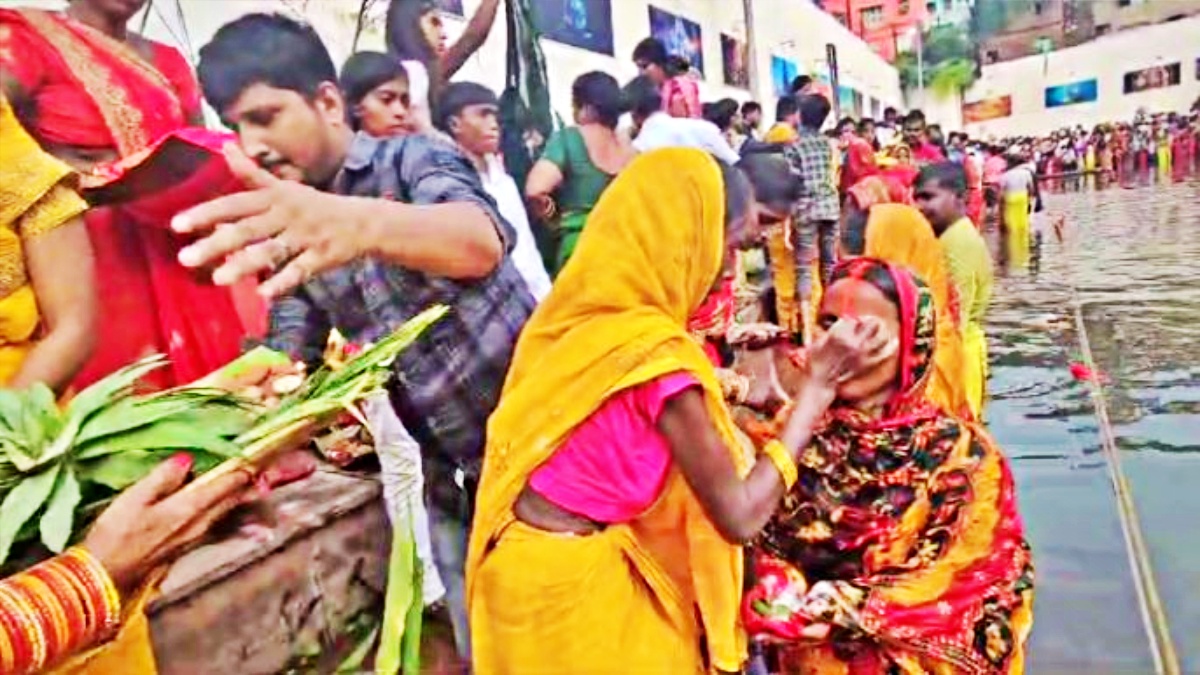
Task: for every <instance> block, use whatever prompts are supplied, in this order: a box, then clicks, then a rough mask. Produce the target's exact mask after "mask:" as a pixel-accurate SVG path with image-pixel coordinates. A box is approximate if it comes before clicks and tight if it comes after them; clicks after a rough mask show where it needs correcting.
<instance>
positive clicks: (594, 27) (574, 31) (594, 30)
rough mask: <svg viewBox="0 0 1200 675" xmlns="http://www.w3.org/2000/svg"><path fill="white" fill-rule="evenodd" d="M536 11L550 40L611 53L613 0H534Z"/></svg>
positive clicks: (540, 24) (535, 13)
mask: <svg viewBox="0 0 1200 675" xmlns="http://www.w3.org/2000/svg"><path fill="white" fill-rule="evenodd" d="M461 2H462V0H459V3H460V4H461ZM533 14H534V20H535V21H536V22H537V27H538V30H540V31H541V32H542V35H544V36H546V37H548V38H550V39H551V40H554V41H555V42H561V43H563V44H568V45H571V46H572V47H579V48H580V49H586V50H588V51H592V52H597V53H600V54H608V55H609V56H612V53H613V27H612V0H533Z"/></svg>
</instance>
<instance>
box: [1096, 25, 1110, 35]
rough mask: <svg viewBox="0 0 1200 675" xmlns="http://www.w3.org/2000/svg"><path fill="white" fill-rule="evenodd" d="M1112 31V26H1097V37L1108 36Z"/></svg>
mask: <svg viewBox="0 0 1200 675" xmlns="http://www.w3.org/2000/svg"><path fill="white" fill-rule="evenodd" d="M1110 30H1112V26H1110V25H1108V24H1106V23H1101V24H1097V25H1096V36H1097V37H1099V36H1101V35H1106V34H1107V33H1108V32H1109V31H1110Z"/></svg>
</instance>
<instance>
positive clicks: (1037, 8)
mask: <svg viewBox="0 0 1200 675" xmlns="http://www.w3.org/2000/svg"><path fill="white" fill-rule="evenodd" d="M1044 9H1046V6H1045V3H1043V2H1042V1H1041V0H1034V3H1033V13H1034V14H1037V15H1038V16H1041V15H1042V11H1043V10H1044Z"/></svg>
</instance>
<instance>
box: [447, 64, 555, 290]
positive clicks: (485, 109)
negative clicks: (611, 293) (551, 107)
mask: <svg viewBox="0 0 1200 675" xmlns="http://www.w3.org/2000/svg"><path fill="white" fill-rule="evenodd" d="M499 105H500V104H499V100H498V99H497V98H496V94H494V93H493V92H492V90H491V89H488V88H487V87H485V86H483V85H481V84H476V83H474V82H454V83H451V84H450V85H449V86H447V87H446V88H445V89H444V90H442V93H441V95H440V96H439V98H438V119H437V120H436V121H437V126H438V128H439V129H441V130H442V131H444V132H445V133H447V134H449V135H450V136H451V137H452V138H453V139H454V141H455V142H456V143H458V147H459V148H460V149H461V150H462V152H463V154H465V155H466V156H467V158H468V159H470V160H471V162H472V163H473V164H474V165H475V168H476V170H478V171H479V179H480V181H481V182H482V183H483V188H484V190H486V191H487V193H488V194H489V195H491V197H492V199H494V200H495V201H496V207H497V209H498V210H499V211H500V215H501V216H503V217H504V219H505V220H507V221H508V224H509V225H511V226H512V228H513V229H514V230H516V232H517V243H516V246H515V247H514V248H513V252H512V260H513V263H515V264H516V267H517V271H519V272H520V273H521V276H522V277H523V278H524V279H525V283H526V285H527V286H528V287H529V292H530V293H531V294H532V295H533V297H534V299H535V300H537V301H538V302H540V301H541V300H542V299H543V298H545V297H546V295H547V294H548V293H549V292H550V285H551V282H550V275H549V274H547V273H546V266H545V264H544V263H543V262H542V256H541V254H540V253H538V248H537V242H536V241H535V240H534V238H533V230H532V229H530V227H529V215H528V214H527V213H526V212H525V202H524V200H523V199H522V198H521V191H520V190H518V189H517V184H516V182H515V181H513V179H512V176H510V175H508V172H507V171H506V170H505V168H504V162H503V161H502V160H501V159H500V155H499V152H500V121H499V118H498V117H497V114H498V112H499Z"/></svg>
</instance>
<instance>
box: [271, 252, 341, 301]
mask: <svg viewBox="0 0 1200 675" xmlns="http://www.w3.org/2000/svg"><path fill="white" fill-rule="evenodd" d="M326 266H327V265H325V264H323V263H322V261H321V256H320V254H318V253H316V252H315V251H314V250H313V249H306V250H305V251H304V252H303V253H301V254H300V255H298V256H296V257H295V258H294V259H293V260H292V261H291V262H289V263H288V264H287V265H285V266H284V268H283V269H282V270H279V272H277V273H276V274H275V275H274V276H272V277H271V278H270V279H267V280H266V281H265V282H263V283H262V284H260V285H259V287H258V292H259V294H260V295H262V296H263V297H265V298H277V297H279V296H281V295H283V294H284V293H287V292H288V291H291V290H292V289H294V288H296V287H297V286H300V285H301V284H303V283H304V282H306V281H308V280H309V279H310V278H312V275H313V274H315V273H317V272H320V271H322V270H323V269H324V268H325V267H326Z"/></svg>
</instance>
